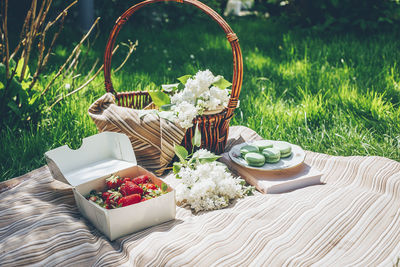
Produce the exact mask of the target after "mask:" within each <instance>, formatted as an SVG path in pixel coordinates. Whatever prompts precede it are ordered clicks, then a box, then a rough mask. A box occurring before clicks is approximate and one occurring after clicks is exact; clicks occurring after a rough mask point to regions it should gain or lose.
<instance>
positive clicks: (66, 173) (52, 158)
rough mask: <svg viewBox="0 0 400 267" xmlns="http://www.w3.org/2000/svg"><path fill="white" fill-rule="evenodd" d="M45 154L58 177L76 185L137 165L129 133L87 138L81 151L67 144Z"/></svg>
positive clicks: (83, 141)
mask: <svg viewBox="0 0 400 267" xmlns="http://www.w3.org/2000/svg"><path fill="white" fill-rule="evenodd" d="M45 156H46V160H47V162H48V165H49V168H50V171H51V173H52V174H53V176H54V178H55V179H57V180H61V181H64V182H68V183H69V184H70V185H72V186H77V185H79V184H83V183H86V182H88V181H91V180H94V179H97V178H100V177H104V176H107V175H111V174H113V173H115V172H117V171H119V170H122V169H126V168H129V167H132V166H135V165H137V162H136V157H135V153H134V152H133V148H132V145H131V142H130V141H129V138H128V136H126V135H125V134H121V133H114V132H103V133H100V134H96V135H93V136H90V137H87V138H84V139H83V140H82V146H81V147H80V148H79V149H77V150H73V149H70V148H69V147H68V146H67V145H64V146H62V147H58V148H56V149H53V150H50V151H48V152H46V153H45ZM65 180H66V181H65Z"/></svg>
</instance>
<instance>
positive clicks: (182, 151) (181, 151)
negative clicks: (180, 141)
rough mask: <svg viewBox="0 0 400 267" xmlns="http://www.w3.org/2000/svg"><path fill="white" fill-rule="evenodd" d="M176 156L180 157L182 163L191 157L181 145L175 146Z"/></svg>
mask: <svg viewBox="0 0 400 267" xmlns="http://www.w3.org/2000/svg"><path fill="white" fill-rule="evenodd" d="M174 150H175V154H176V155H177V156H178V158H179V160H180V161H181V162H186V158H187V156H188V155H189V153H188V152H187V150H186V148H184V147H183V146H180V145H176V144H175V145H174Z"/></svg>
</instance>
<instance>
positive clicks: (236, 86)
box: [104, 0, 243, 119]
mask: <svg viewBox="0 0 400 267" xmlns="http://www.w3.org/2000/svg"><path fill="white" fill-rule="evenodd" d="M157 2H178V3H187V4H190V5H193V6H195V7H197V8H199V9H201V10H202V11H204V12H205V13H206V14H207V15H208V16H210V17H211V18H212V19H213V20H215V21H216V22H217V23H218V24H219V25H220V26H221V28H222V29H223V30H224V32H225V33H226V37H227V39H228V41H229V43H230V44H231V47H232V53H233V78H232V92H231V98H230V100H229V103H228V110H227V113H226V118H228V119H229V118H231V117H232V115H233V111H234V109H235V108H236V106H237V103H238V99H239V94H240V89H241V87H242V81H243V59H242V52H241V50H240V46H239V40H238V38H237V36H236V34H235V33H234V32H233V31H232V29H231V27H230V26H229V25H228V23H226V21H225V20H224V19H223V18H222V17H221V16H220V15H219V14H218V13H217V12H215V11H214V10H212V9H211V8H210V7H208V6H206V5H205V4H203V3H202V2H200V1H197V0H146V1H143V2H140V3H138V4H136V5H134V6H132V7H130V8H129V9H128V10H127V11H125V13H124V14H122V16H121V17H119V18H118V19H117V21H116V23H115V25H114V28H113V29H112V31H111V33H110V36H109V38H108V42H107V46H106V51H105V54H104V79H105V81H104V83H105V87H106V90H107V92H111V93H115V90H114V88H113V85H112V82H111V57H112V50H113V49H114V45H115V40H116V39H117V35H118V33H119V31H120V30H121V28H122V26H123V25H124V24H125V22H127V21H128V19H129V18H130V16H131V15H132V14H133V13H135V12H136V11H137V10H139V9H141V8H142V7H144V6H146V5H148V4H152V3H157Z"/></svg>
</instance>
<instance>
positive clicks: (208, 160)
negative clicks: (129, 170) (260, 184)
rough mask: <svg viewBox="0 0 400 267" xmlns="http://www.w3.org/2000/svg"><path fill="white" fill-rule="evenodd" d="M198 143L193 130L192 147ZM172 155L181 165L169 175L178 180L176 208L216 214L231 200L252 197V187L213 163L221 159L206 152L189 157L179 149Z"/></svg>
mask: <svg viewBox="0 0 400 267" xmlns="http://www.w3.org/2000/svg"><path fill="white" fill-rule="evenodd" d="M200 139H201V137H200V132H199V131H198V130H197V127H196V133H195V136H194V137H193V140H192V143H193V145H194V146H197V147H198V146H199V144H200ZM175 152H176V155H177V156H178V158H179V159H180V162H175V163H174V165H173V174H171V175H173V176H174V177H175V178H177V179H181V183H179V185H178V186H176V187H175V190H176V199H177V202H178V205H181V206H189V207H190V208H191V209H193V210H194V211H195V212H199V211H203V210H216V209H221V208H224V207H227V206H228V205H229V203H230V202H231V201H232V200H233V199H236V198H242V197H244V196H246V195H251V194H253V192H254V187H252V186H246V182H245V181H244V180H243V179H241V178H240V177H238V178H235V177H233V176H232V174H231V173H230V172H229V170H228V168H227V167H226V165H225V164H223V163H221V162H218V161H216V160H217V159H218V158H220V156H216V155H215V154H214V153H211V152H209V151H207V150H205V149H200V150H198V151H196V152H194V153H193V154H190V155H189V153H188V151H187V150H186V149H185V148H184V147H182V146H179V145H175Z"/></svg>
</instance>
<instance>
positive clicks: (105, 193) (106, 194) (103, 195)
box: [101, 192, 111, 200]
mask: <svg viewBox="0 0 400 267" xmlns="http://www.w3.org/2000/svg"><path fill="white" fill-rule="evenodd" d="M109 195H111V193H110V192H104V193H103V194H102V195H101V197H102V198H103V200H106V199H107V198H108V196H109Z"/></svg>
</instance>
